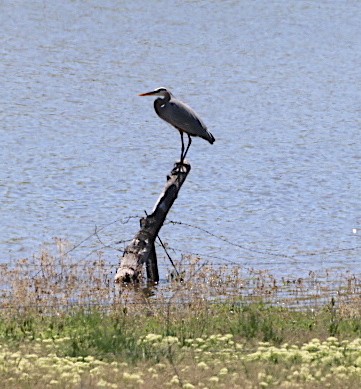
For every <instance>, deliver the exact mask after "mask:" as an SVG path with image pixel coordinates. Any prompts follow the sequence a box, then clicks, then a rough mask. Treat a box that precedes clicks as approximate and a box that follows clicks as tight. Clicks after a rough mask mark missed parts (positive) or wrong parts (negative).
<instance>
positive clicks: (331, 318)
mask: <svg viewBox="0 0 361 389" xmlns="http://www.w3.org/2000/svg"><path fill="white" fill-rule="evenodd" d="M118 308H119V309H117V308H115V307H113V309H112V311H111V312H110V311H108V312H107V313H104V312H103V310H100V309H97V308H95V309H91V310H87V311H84V310H82V311H79V310H78V311H76V310H73V311H72V312H68V313H66V314H61V315H54V316H41V315H39V314H38V313H30V312H28V313H26V314H23V315H21V316H16V317H3V318H2V319H1V322H0V333H1V339H0V345H1V348H0V378H1V382H2V383H4V385H5V386H4V387H7V388H12V387H14V388H43V387H51V388H82V387H84V388H98V387H105V388H107V387H108V388H119V387H120V388H123V387H124V388H125V387H129V388H133V387H134V388H138V387H139V388H156V387H157V388H159V387H184V388H192V387H199V388H206V387H208V388H218V387H224V388H237V387H239V388H258V387H275V388H281V387H285V388H286V387H289V388H293V387H294V388H296V387H300V388H308V387H309V388H311V387H320V388H323V387H332V388H338V387H347V388H359V385H360V382H361V322H360V320H359V318H357V317H354V318H345V317H341V316H338V315H337V314H336V313H335V312H334V311H333V309H332V307H325V308H323V309H320V310H318V311H317V312H316V311H313V312H312V311H304V312H297V311H294V310H289V309H286V308H275V307H271V306H264V305H262V304H247V305H236V304H235V303H234V302H232V303H231V304H229V303H227V302H222V304H217V303H212V304H210V303H206V302H204V303H203V304H202V305H201V304H199V303H198V304H196V305H193V304H192V303H189V304H187V306H183V305H181V306H179V305H174V306H167V307H164V309H159V307H157V309H156V310H154V311H152V308H151V307H149V306H148V307H144V306H143V307H140V306H138V307H137V311H136V310H133V311H132V312H128V311H127V309H125V308H124V307H118Z"/></svg>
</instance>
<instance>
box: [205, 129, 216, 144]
mask: <svg viewBox="0 0 361 389" xmlns="http://www.w3.org/2000/svg"><path fill="white" fill-rule="evenodd" d="M205 139H206V140H207V141H208V142H209V143H210V144H211V145H212V144H213V143H214V142H215V138H214V136H213V135H212V134H211V133H210V132H209V131H207V137H206V138H205Z"/></svg>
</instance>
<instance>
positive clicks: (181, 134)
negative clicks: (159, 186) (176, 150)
mask: <svg viewBox="0 0 361 389" xmlns="http://www.w3.org/2000/svg"><path fill="white" fill-rule="evenodd" d="M179 133H180V136H181V140H182V151H181V157H180V163H181V165H183V160H184V157H183V153H184V139H183V131H179Z"/></svg>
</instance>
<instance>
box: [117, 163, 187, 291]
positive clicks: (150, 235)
mask: <svg viewBox="0 0 361 389" xmlns="http://www.w3.org/2000/svg"><path fill="white" fill-rule="evenodd" d="M190 170H191V165H190V164H189V163H188V162H183V164H181V163H178V162H177V163H176V164H175V166H174V168H173V170H172V171H171V173H170V175H169V176H167V183H166V185H165V187H164V190H163V192H162V193H161V195H160V197H159V199H158V201H157V202H156V204H155V206H154V209H153V211H152V213H151V215H147V216H146V217H144V218H141V219H140V230H139V232H138V233H137V234H136V235H135V237H134V238H133V240H132V241H131V243H130V244H129V245H128V246H127V247H126V248H125V250H124V254H123V257H122V259H121V261H120V265H119V268H118V270H117V273H116V275H115V282H117V283H138V282H139V281H141V279H142V270H143V267H144V264H145V265H146V270H147V281H148V282H151V283H157V282H158V281H159V274H158V265H157V256H156V252H155V247H154V241H155V239H156V237H157V235H158V233H159V230H160V229H161V228H162V226H163V223H164V221H165V218H166V217H167V214H168V212H169V210H170V208H171V207H172V205H173V203H174V201H175V199H176V198H177V197H178V192H179V190H180V188H181V187H182V185H183V183H184V181H185V180H186V178H187V175H188V173H189V172H190Z"/></svg>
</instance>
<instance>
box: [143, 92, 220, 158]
mask: <svg viewBox="0 0 361 389" xmlns="http://www.w3.org/2000/svg"><path fill="white" fill-rule="evenodd" d="M139 96H161V97H163V98H162V99H156V100H155V101H154V109H155V112H156V113H157V115H158V116H159V117H160V118H161V119H163V120H165V121H166V122H168V123H170V124H171V125H172V126H174V127H175V128H176V129H177V130H178V131H179V132H180V135H181V139H182V151H181V160H180V162H181V164H182V163H183V161H184V158H185V157H186V155H187V152H188V149H189V147H190V145H191V143H192V138H191V136H199V137H200V138H203V139H205V140H207V141H208V142H209V143H210V144H213V142H214V141H215V139H214V136H213V135H212V134H211V133H210V132H209V131H208V130H207V127H206V125H205V124H204V123H203V121H202V119H201V118H200V117H199V116H198V115H197V114H196V113H195V112H194V111H193V109H192V108H191V107H189V106H188V105H186V104H184V103H183V102H182V101H180V100H177V99H176V98H175V97H174V96H173V95H172V93H171V92H170V91H169V90H167V89H166V88H157V89H155V90H154V91H152V92H147V93H141V94H140V95H139ZM184 132H185V133H186V134H187V135H188V145H187V148H186V151H185V152H184V140H183V133H184Z"/></svg>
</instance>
